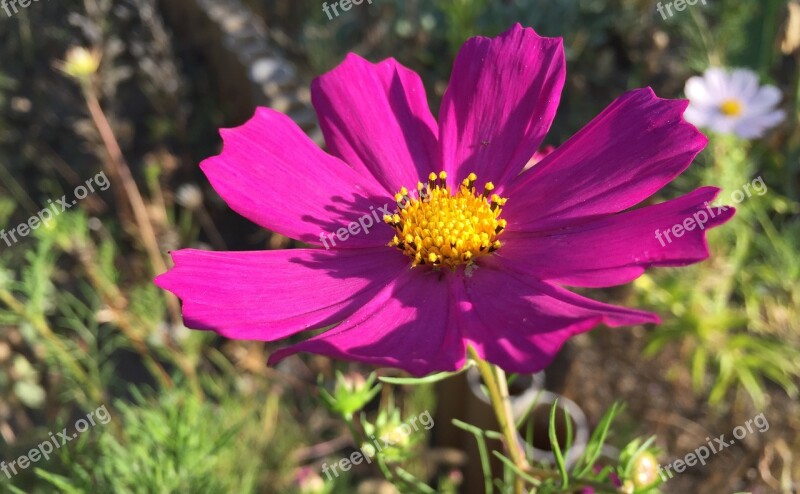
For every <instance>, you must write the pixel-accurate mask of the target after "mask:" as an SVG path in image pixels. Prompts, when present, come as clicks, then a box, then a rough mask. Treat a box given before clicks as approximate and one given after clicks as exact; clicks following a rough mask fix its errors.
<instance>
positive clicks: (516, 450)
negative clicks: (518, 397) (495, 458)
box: [467, 346, 530, 494]
mask: <svg viewBox="0 0 800 494" xmlns="http://www.w3.org/2000/svg"><path fill="white" fill-rule="evenodd" d="M467 348H468V352H469V356H470V357H471V358H472V359H473V360H474V361H475V363H476V364H477V366H478V371H479V372H480V373H481V376H482V377H483V382H484V383H485V384H486V389H487V390H488V392H489V399H490V401H491V403H492V408H493V409H494V413H495V417H497V423H498V424H499V426H500V432H501V433H502V434H503V438H504V442H505V446H506V450H507V451H508V455H509V457H510V458H511V461H513V462H514V465H515V466H516V467H517V468H518V469H520V470H522V471H527V470H530V465H529V464H528V459H527V458H526V457H525V450H524V449H523V448H522V445H521V444H520V442H519V436H518V434H517V432H516V428H515V425H514V415H513V414H512V412H511V401H510V399H509V394H508V380H507V379H506V373H505V371H503V369H501V368H500V367H497V366H496V365H492V364H490V363H489V362H487V361H485V360H483V359H482V358H481V357H480V356H479V355H478V352H476V351H475V349H474V348H472V347H471V346H469V347H467ZM514 492H515V494H521V493H522V492H524V483H523V479H521V478H520V477H517V478H516V480H515V481H514Z"/></svg>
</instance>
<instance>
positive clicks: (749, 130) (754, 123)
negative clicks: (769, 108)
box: [734, 110, 786, 139]
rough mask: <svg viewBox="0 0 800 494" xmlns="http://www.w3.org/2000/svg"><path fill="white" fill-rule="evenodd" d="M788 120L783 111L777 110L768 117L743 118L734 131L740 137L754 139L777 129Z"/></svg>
mask: <svg viewBox="0 0 800 494" xmlns="http://www.w3.org/2000/svg"><path fill="white" fill-rule="evenodd" d="M785 118H786V113H785V112H784V111H783V110H777V111H774V112H772V113H769V114H767V115H761V116H756V117H750V118H743V119H741V120H740V121H739V122H738V123H737V124H736V128H735V129H734V131H735V132H736V135H738V136H739V137H743V138H745V139H754V138H756V137H761V136H763V135H764V133H765V132H766V130H767V129H770V128H772V127H775V126H776V125H778V124H779V123H781V122H782V121H783V120H784V119H785Z"/></svg>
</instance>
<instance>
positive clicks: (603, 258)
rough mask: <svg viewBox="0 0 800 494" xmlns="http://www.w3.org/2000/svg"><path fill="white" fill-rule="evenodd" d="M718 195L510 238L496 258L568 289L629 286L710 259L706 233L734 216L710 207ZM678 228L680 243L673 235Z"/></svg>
mask: <svg viewBox="0 0 800 494" xmlns="http://www.w3.org/2000/svg"><path fill="white" fill-rule="evenodd" d="M718 193H719V189H717V188H716V187H702V188H700V189H697V190H695V191H693V192H691V193H689V194H686V195H684V196H681V197H679V198H677V199H673V200H671V201H666V202H663V203H661V204H657V205H654V206H647V207H644V208H640V209H636V210H633V211H627V212H624V213H620V214H616V215H612V216H606V217H603V218H600V219H597V220H590V221H588V222H586V223H582V224H580V225H577V226H571V227H566V228H562V229H558V230H552V231H549V232H531V233H526V232H521V231H512V232H507V234H505V235H504V236H503V247H502V248H501V249H500V250H498V251H497V253H496V257H497V258H498V259H500V260H502V261H503V263H504V264H503V265H504V266H508V268H509V269H513V270H515V271H519V272H522V273H525V274H526V275H529V276H532V277H534V278H536V279H541V280H548V281H552V282H555V283H559V284H564V285H571V286H583V287H602V286H612V285H618V284H622V283H627V282H629V281H631V280H634V279H636V278H638V277H639V276H640V275H641V274H642V273H643V272H644V270H645V268H647V267H650V266H684V265H687V264H692V263H695V262H699V261H702V260H704V259H706V258H707V257H708V255H709V253H708V247H707V245H706V239H705V232H706V230H707V229H710V228H714V227H716V226H719V225H721V224H723V223H725V222H726V221H728V220H729V219H730V218H731V217H733V214H734V212H735V210H734V209H733V208H731V207H711V208H709V207H708V203H710V202H711V201H713V200H714V198H715V197H716V196H717V194H718ZM675 225H678V229H677V230H676V231H677V232H678V233H679V235H680V237H676V236H675V235H674V234H673V233H672V229H673V227H674V226H675ZM684 225H685V226H684ZM685 228H689V230H685ZM682 230H685V231H682Z"/></svg>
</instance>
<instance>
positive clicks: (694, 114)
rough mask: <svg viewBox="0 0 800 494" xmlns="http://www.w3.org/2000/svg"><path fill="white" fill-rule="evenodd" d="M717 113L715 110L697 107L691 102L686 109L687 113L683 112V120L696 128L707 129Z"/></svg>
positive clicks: (701, 106) (702, 106)
mask: <svg viewBox="0 0 800 494" xmlns="http://www.w3.org/2000/svg"><path fill="white" fill-rule="evenodd" d="M690 101H691V100H690ZM715 112H716V111H715V110H714V109H713V108H710V107H708V106H704V105H696V104H694V102H691V103H689V106H688V107H687V108H686V111H685V112H683V118H685V119H686V121H687V122H689V123H690V124H692V125H694V126H696V127H706V126H708V124H709V123H710V122H711V120H712V118H713V117H714V113H715Z"/></svg>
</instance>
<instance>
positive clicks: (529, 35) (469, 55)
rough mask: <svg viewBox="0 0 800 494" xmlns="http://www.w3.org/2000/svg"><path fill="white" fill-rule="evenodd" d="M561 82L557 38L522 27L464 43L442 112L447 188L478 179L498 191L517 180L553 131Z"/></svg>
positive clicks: (562, 71)
mask: <svg viewBox="0 0 800 494" xmlns="http://www.w3.org/2000/svg"><path fill="white" fill-rule="evenodd" d="M565 74H566V69H565V62H564V47H563V43H562V41H561V38H543V37H541V36H539V35H537V34H536V32H535V31H534V30H533V29H531V28H523V27H522V26H520V25H519V24H517V25H515V26H514V27H513V28H511V29H510V30H508V31H506V32H505V33H503V34H501V35H500V36H498V37H496V38H484V37H476V38H471V39H469V40H467V42H466V43H464V46H462V47H461V51H460V52H459V53H458V57H457V58H456V61H455V65H454V66H453V73H452V75H451V76H450V84H449V86H448V87H447V91H446V92H445V94H444V99H443V100H442V106H441V110H440V112H439V129H440V147H441V156H442V162H443V164H444V169H445V171H446V172H447V173H448V174H449V175H450V178H449V180H450V182H451V183H457V182H459V181H460V180H461V179H463V178H464V177H466V176H467V175H468V174H469V173H471V172H475V173H476V174H477V175H478V180H479V181H480V182H481V183H483V182H485V181H491V182H493V183H494V185H495V186H496V187H497V190H498V191H501V190H502V189H503V185H504V184H506V183H507V182H508V181H510V180H511V179H512V178H513V177H515V176H516V175H517V174H518V173H519V172H520V171H521V170H522V168H523V167H524V166H525V164H526V163H527V162H528V160H529V159H530V158H531V156H533V154H534V153H535V152H536V150H537V149H538V148H539V145H540V144H541V142H542V140H543V139H544V136H545V134H546V133H547V131H548V130H549V129H550V125H551V124H552V122H553V117H554V116H555V113H556V108H557V107H558V102H559V99H560V98H561V89H562V87H563V86H564V77H565Z"/></svg>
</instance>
